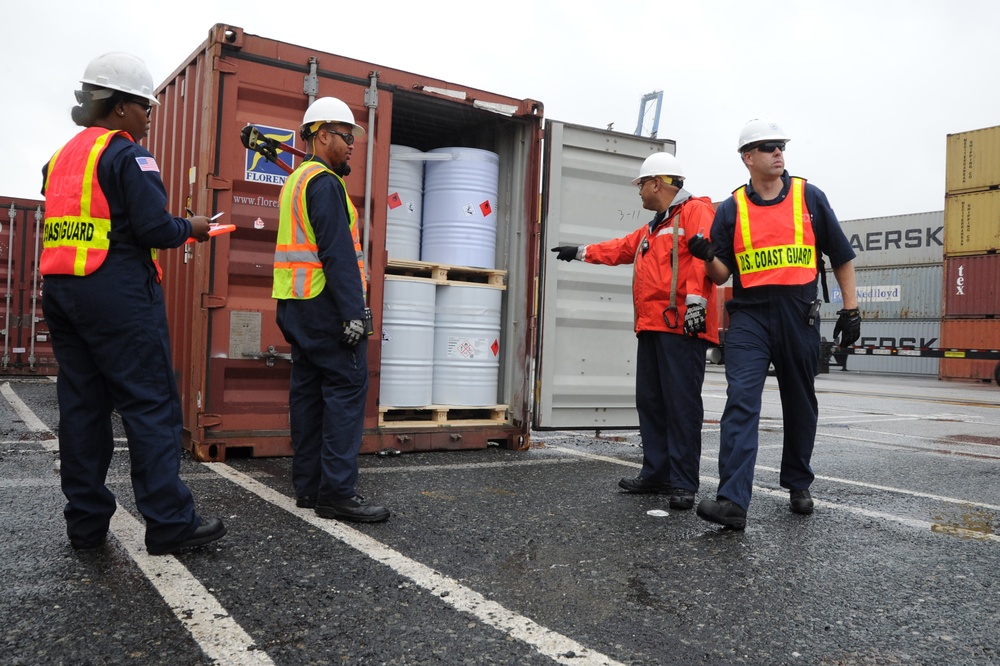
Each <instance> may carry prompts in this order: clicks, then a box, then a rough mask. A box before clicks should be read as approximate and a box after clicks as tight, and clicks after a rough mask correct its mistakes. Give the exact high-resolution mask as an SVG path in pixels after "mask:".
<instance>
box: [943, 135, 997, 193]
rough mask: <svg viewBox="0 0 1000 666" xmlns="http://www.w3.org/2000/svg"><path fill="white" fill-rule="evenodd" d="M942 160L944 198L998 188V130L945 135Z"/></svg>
mask: <svg viewBox="0 0 1000 666" xmlns="http://www.w3.org/2000/svg"><path fill="white" fill-rule="evenodd" d="M945 160H946V162H945V193H946V194H957V193H959V192H974V191H976V190H985V189H990V188H995V187H997V186H998V185H1000V126H997V127H986V128H983V129H977V130H971V131H968V132H959V133H957V134H949V135H948V139H947V147H946V149H945Z"/></svg>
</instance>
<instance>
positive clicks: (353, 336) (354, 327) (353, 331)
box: [340, 319, 365, 349]
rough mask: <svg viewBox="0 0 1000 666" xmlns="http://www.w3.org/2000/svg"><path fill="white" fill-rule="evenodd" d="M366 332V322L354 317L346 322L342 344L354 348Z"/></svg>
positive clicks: (341, 339)
mask: <svg viewBox="0 0 1000 666" xmlns="http://www.w3.org/2000/svg"><path fill="white" fill-rule="evenodd" d="M364 334H365V322H364V321H362V320H361V319H352V320H350V321H345V322H344V333H343V335H341V336H340V344H341V345H343V346H344V347H347V348H348V349H354V348H355V347H357V346H358V342H360V341H361V338H362V337H364Z"/></svg>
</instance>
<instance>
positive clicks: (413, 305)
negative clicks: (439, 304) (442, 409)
mask: <svg viewBox="0 0 1000 666" xmlns="http://www.w3.org/2000/svg"><path fill="white" fill-rule="evenodd" d="M435 286H436V285H435V284H434V283H433V282H430V281H429V280H420V279H413V278H400V277H393V276H390V275H387V276H386V278H385V294H384V296H383V298H382V370H381V379H380V382H379V405H380V406H383V407H426V406H428V405H430V404H431V402H432V395H431V388H432V385H431V375H432V372H433V369H434V306H435V297H436V289H435Z"/></svg>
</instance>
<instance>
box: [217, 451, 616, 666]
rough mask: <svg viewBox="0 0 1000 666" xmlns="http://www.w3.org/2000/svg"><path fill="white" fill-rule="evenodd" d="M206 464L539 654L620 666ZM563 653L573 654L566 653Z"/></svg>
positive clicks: (222, 467) (589, 665) (592, 665)
mask: <svg viewBox="0 0 1000 666" xmlns="http://www.w3.org/2000/svg"><path fill="white" fill-rule="evenodd" d="M208 465H209V467H210V468H211V469H213V470H215V471H217V472H218V473H219V475H220V476H223V477H225V478H226V479H228V480H230V481H232V482H233V483H235V484H237V485H239V486H241V487H243V488H245V489H246V490H248V491H250V492H252V493H254V494H255V495H257V496H258V497H260V498H261V499H263V500H265V501H267V502H270V503H271V504H274V505H275V506H277V507H280V508H282V509H284V510H285V511H288V512H289V513H291V514H294V515H295V516H297V517H298V518H300V519H301V520H303V521H305V522H307V523H309V524H310V525H312V526H313V527H315V528H316V529H319V530H322V531H323V532H326V533H327V534H329V535H330V536H332V537H334V538H335V539H337V540H339V541H342V542H343V543H345V544H347V545H348V546H350V547H351V548H354V549H355V550H357V551H360V552H361V553H363V554H364V555H367V556H368V557H370V558H372V559H373V560H376V561H377V562H381V563H382V564H384V565H386V566H388V567H390V568H391V569H393V570H394V571H396V572H397V573H398V574H399V575H401V576H403V577H404V578H407V579H409V580H411V581H413V582H414V583H415V584H417V585H419V586H420V587H422V588H424V589H425V590H427V591H428V592H430V593H431V594H433V595H435V596H436V597H438V599H440V601H441V602H443V603H445V604H448V605H449V606H452V607H453V608H455V610H458V611H460V612H463V613H467V614H469V615H472V616H473V617H475V618H477V619H478V620H480V621H481V622H482V623H483V624H486V625H488V626H490V627H493V628H495V629H497V630H499V631H502V632H504V633H506V634H507V635H509V636H511V637H513V638H516V639H517V640H519V641H522V642H523V643H526V644H527V645H530V646H531V647H533V648H534V649H535V650H536V651H537V652H538V653H539V654H542V655H544V656H546V657H549V658H550V659H552V660H553V661H556V662H557V663H560V664H574V665H578V666H599V665H600V666H624V664H622V663H621V662H618V661H615V660H614V659H611V658H610V657H608V656H607V655H604V654H601V653H600V652H596V651H594V650H591V649H589V648H586V647H584V646H583V645H581V644H580V643H577V642H576V641H574V640H573V639H571V638H568V637H567V636H563V635H562V634H560V633H557V632H555V631H552V630H550V629H547V628H545V627H543V626H542V625H540V624H538V623H536V622H535V621H534V620H531V619H529V618H527V617H524V616H523V615H519V614H517V613H515V612H513V611H511V610H508V609H507V608H505V607H504V606H501V605H500V604H498V603H496V602H495V601H490V600H489V599H487V598H486V597H484V596H483V595H481V594H480V593H478V592H476V591H475V590H472V589H470V588H468V587H466V586H464V585H462V584H461V583H459V582H458V581H457V580H455V579H454V578H450V577H448V576H445V575H443V574H441V573H440V572H437V571H435V570H434V569H431V568H430V567H428V566H426V565H424V564H421V563H420V562H417V561H415V560H411V559H410V558H408V557H406V556H405V555H403V554H402V553H400V552H398V551H395V550H393V549H392V548H389V547H388V546H386V545H385V544H383V543H382V542H380V541H378V540H376V539H373V538H371V537H370V536H368V535H366V534H363V533H362V532H359V531H358V530H356V529H353V528H351V527H347V526H346V525H344V524H343V523H341V522H340V521H337V520H329V519H325V518H320V517H319V516H317V515H316V513H315V512H314V511H313V510H312V509H300V508H298V507H296V506H295V500H294V499H291V498H289V497H286V496H285V495H283V494H281V493H279V492H278V491H276V490H272V489H271V488H269V487H267V486H266V485H264V484H262V483H260V482H259V481H256V480H254V479H253V478H251V477H249V476H247V475H246V474H244V473H242V472H239V471H237V470H235V469H233V468H232V467H230V466H228V465H226V464H224V463H208ZM567 654H572V655H573V656H571V657H570V656H566V655H567Z"/></svg>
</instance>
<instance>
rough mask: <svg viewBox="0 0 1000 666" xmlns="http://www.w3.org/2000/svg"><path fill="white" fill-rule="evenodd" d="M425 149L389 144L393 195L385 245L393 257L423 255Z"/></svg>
mask: <svg viewBox="0 0 1000 666" xmlns="http://www.w3.org/2000/svg"><path fill="white" fill-rule="evenodd" d="M423 158H424V153H423V151H421V150H417V149H416V148H410V147H409V146H399V145H396V144H391V145H390V146H389V196H388V201H387V205H388V213H387V217H386V223H385V249H386V251H387V252H388V253H389V258H390V259H411V260H413V261H418V260H419V259H420V227H421V224H422V220H423V210H424V159H423Z"/></svg>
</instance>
